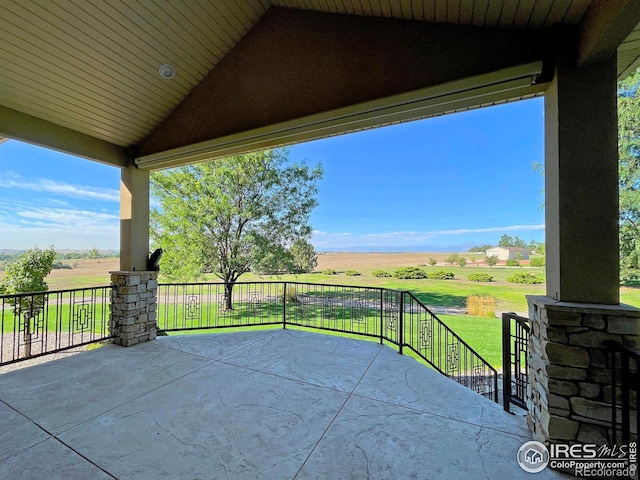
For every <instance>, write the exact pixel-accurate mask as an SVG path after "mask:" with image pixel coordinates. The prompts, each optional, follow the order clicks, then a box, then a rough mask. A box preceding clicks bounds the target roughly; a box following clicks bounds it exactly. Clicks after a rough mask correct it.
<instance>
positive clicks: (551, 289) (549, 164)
mask: <svg viewBox="0 0 640 480" xmlns="http://www.w3.org/2000/svg"><path fill="white" fill-rule="evenodd" d="M574 45H575V35H574V30H572V29H567V30H562V31H561V32H559V34H558V35H557V37H556V70H555V75H554V78H553V81H552V82H551V85H550V87H549V89H548V90H547V92H546V93H545V110H544V113H545V202H546V205H545V211H546V250H547V296H548V297H550V298H552V299H555V300H559V301H563V302H585V303H595V304H609V305H614V304H618V303H619V300H620V294H619V258H618V257H619V249H618V119H617V104H616V100H617V99H616V58H615V56H613V57H612V58H609V59H607V60H605V61H603V62H600V63H598V64H594V65H590V66H588V67H582V68H577V67H576V53H575V47H574Z"/></svg>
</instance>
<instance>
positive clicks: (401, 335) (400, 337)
mask: <svg viewBox="0 0 640 480" xmlns="http://www.w3.org/2000/svg"><path fill="white" fill-rule="evenodd" d="M399 317H400V321H399V324H400V325H399V326H398V353H399V354H400V355H402V344H403V343H404V342H403V340H404V332H403V326H404V292H400V313H399Z"/></svg>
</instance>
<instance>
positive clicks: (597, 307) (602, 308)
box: [526, 295, 640, 317]
mask: <svg viewBox="0 0 640 480" xmlns="http://www.w3.org/2000/svg"><path fill="white" fill-rule="evenodd" d="M526 297H527V301H528V302H529V303H532V304H534V305H537V306H539V307H542V308H545V309H547V310H555V311H561V312H567V313H592V314H596V315H615V316H617V317H640V308H636V307H633V306H631V305H627V304H625V303H619V304H617V305H604V304H600V303H579V302H560V301H558V300H554V299H553V298H549V297H545V296H544V295H527V296H526Z"/></svg>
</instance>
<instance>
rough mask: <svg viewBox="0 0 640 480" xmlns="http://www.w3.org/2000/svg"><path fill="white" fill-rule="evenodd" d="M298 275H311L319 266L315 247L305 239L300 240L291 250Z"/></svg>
mask: <svg viewBox="0 0 640 480" xmlns="http://www.w3.org/2000/svg"><path fill="white" fill-rule="evenodd" d="M289 252H290V253H291V257H292V260H293V269H294V271H295V272H296V273H311V272H313V269H314V268H316V267H317V266H318V254H317V253H316V251H315V249H314V248H313V245H311V244H310V243H309V242H308V241H306V240H305V239H304V238H299V239H297V240H296V241H295V242H293V245H291V248H290V249H289Z"/></svg>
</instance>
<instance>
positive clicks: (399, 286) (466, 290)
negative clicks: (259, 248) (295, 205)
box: [207, 266, 640, 312]
mask: <svg viewBox="0 0 640 480" xmlns="http://www.w3.org/2000/svg"><path fill="white" fill-rule="evenodd" d="M422 268H424V269H425V270H426V271H427V272H429V271H434V270H446V271H450V272H453V273H454V274H455V279H454V280H429V279H423V280H399V279H396V278H384V277H383V278H379V277H374V276H373V275H372V274H371V272H372V271H373V270H386V271H388V272H389V273H391V272H393V270H394V268H386V269H385V268H379V267H376V268H371V269H361V273H362V274H361V275H358V276H354V277H349V276H346V275H344V274H338V275H323V274H321V273H310V274H302V275H280V276H267V277H258V276H256V275H245V276H243V277H241V280H243V281H260V280H262V281H265V280H267V281H291V282H310V283H326V284H332V285H354V286H372V287H382V288H391V289H395V290H408V291H410V292H412V293H413V294H414V295H416V297H418V298H419V299H420V300H421V301H422V302H423V303H425V304H426V305H432V306H442V307H465V306H466V299H467V297H468V296H470V295H481V296H490V297H494V298H495V299H496V309H497V310H498V311H516V312H526V311H527V308H528V307H527V300H526V295H544V293H545V287H544V283H541V284H537V285H520V284H515V283H508V282H507V281H506V278H507V277H508V276H509V275H511V274H513V273H516V272H530V273H533V274H535V275H537V276H538V277H540V278H541V279H544V278H545V273H544V268H527V267H523V268H517V267H516V268H512V267H495V268H489V267H457V266H456V267H442V266H438V267H422ZM367 270H369V271H367ZM471 273H487V274H489V275H491V276H492V277H494V281H492V282H472V281H470V280H468V279H467V275H469V274H471ZM207 280H208V281H215V277H213V276H210V277H209V278H207ZM635 300H636V301H637V302H638V305H640V293H639V294H638V296H637V299H635Z"/></svg>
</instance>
